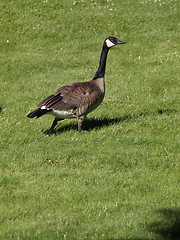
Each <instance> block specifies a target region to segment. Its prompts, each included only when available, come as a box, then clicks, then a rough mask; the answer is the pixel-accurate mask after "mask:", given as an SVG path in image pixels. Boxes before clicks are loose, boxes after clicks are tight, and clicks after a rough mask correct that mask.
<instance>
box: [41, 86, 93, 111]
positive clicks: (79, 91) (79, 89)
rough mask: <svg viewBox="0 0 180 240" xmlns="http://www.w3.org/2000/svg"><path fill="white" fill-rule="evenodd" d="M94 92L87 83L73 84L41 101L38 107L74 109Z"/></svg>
mask: <svg viewBox="0 0 180 240" xmlns="http://www.w3.org/2000/svg"><path fill="white" fill-rule="evenodd" d="M92 92H93V88H92V87H90V86H88V85H87V84H86V83H71V84H68V85H66V86H63V87H61V88H59V89H57V90H56V91H55V93H54V94H52V95H50V96H49V97H47V98H45V99H44V100H43V101H41V102H40V103H39V104H38V106H37V107H42V106H44V105H45V106H46V107H47V108H50V109H59V110H60V109H74V108H76V107H78V105H79V104H80V102H81V101H83V99H84V98H87V97H88V96H90V95H91V93H92Z"/></svg>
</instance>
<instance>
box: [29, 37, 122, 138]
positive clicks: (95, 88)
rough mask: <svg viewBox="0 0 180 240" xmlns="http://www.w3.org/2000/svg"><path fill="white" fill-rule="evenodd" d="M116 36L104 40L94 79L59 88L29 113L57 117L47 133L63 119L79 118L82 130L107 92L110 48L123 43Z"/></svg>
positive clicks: (32, 115)
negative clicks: (107, 68) (89, 115)
mask: <svg viewBox="0 0 180 240" xmlns="http://www.w3.org/2000/svg"><path fill="white" fill-rule="evenodd" d="M123 43H125V42H122V41H120V40H118V39H117V38H115V37H108V38H106V39H105V40H104V43H103V48H102V52H101V57H100V63H99V68H98V70H97V72H96V74H95V76H94V77H93V79H92V80H90V81H87V82H74V83H70V84H67V85H65V86H63V87H61V88H59V89H57V90H56V91H55V92H54V94H52V95H50V96H49V97H47V98H45V99H44V100H43V101H41V102H40V103H39V104H38V105H37V109H36V110H35V111H33V112H31V113H29V114H28V115H27V117H29V118H34V117H36V118H39V117H41V116H43V115H45V114H51V115H53V116H54V117H55V119H54V121H53V123H52V126H51V128H50V129H49V131H48V133H47V135H50V134H51V133H52V131H53V129H54V127H55V126H56V125H57V122H58V121H60V120H63V119H71V118H74V117H76V118H77V119H78V131H79V132H80V131H81V126H82V122H83V121H84V119H85V117H86V116H87V114H88V113H90V112H92V111H93V110H94V109H95V108H97V107H98V106H99V105H100V104H101V102H102V100H103V98H104V94H105V83H104V75H105V69H106V60H107V54H108V51H109V49H110V48H111V47H112V46H115V45H117V44H123Z"/></svg>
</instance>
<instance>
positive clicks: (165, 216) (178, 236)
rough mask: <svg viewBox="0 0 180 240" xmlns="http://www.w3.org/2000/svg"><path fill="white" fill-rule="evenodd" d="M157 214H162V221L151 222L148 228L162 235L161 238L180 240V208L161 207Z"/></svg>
mask: <svg viewBox="0 0 180 240" xmlns="http://www.w3.org/2000/svg"><path fill="white" fill-rule="evenodd" d="M157 214H159V215H160V221H157V222H154V223H152V224H150V225H149V226H148V230H149V231H150V232H153V233H155V234H156V235H158V236H159V237H161V238H160V239H164V240H180V208H179V209H161V210H159V211H158V212H157ZM157 239H158V238H157Z"/></svg>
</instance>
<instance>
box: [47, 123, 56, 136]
mask: <svg viewBox="0 0 180 240" xmlns="http://www.w3.org/2000/svg"><path fill="white" fill-rule="evenodd" d="M56 125H57V120H56V119H54V121H53V123H52V125H51V128H50V129H49V131H48V132H47V134H46V136H50V135H51V133H52V131H53V129H54V127H55V126H56Z"/></svg>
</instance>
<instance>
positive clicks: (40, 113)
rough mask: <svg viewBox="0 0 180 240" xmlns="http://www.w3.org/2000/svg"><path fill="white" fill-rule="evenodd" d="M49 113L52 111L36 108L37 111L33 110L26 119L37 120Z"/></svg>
mask: <svg viewBox="0 0 180 240" xmlns="http://www.w3.org/2000/svg"><path fill="white" fill-rule="evenodd" d="M49 111H52V110H50V109H47V108H44V109H42V108H38V109H36V110H34V111H33V112H31V113H29V114H28V115H27V117H28V118H34V117H36V118H39V117H41V116H43V115H44V114H46V113H48V112H49Z"/></svg>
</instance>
